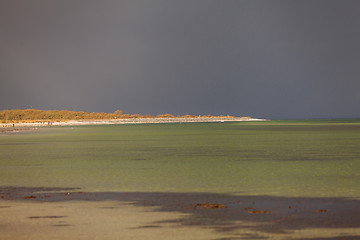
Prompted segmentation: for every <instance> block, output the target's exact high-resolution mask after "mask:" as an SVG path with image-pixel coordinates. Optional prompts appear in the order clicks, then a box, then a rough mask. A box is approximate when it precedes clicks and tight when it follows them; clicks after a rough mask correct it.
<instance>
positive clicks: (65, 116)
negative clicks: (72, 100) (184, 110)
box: [0, 109, 233, 123]
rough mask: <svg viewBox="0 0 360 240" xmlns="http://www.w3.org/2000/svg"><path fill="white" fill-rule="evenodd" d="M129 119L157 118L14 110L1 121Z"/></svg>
mask: <svg viewBox="0 0 360 240" xmlns="http://www.w3.org/2000/svg"><path fill="white" fill-rule="evenodd" d="M176 117H178V118H199V117H200V118H201V117H202V118H204V117H206V118H209V117H211V118H218V117H222V118H233V116H212V115H207V116H200V115H198V116H196V115H183V116H180V115H177V116H176ZM176 117H175V116H174V115H171V114H168V113H166V114H159V115H157V116H156V118H176ZM129 118H155V117H154V116H151V115H150V114H147V115H144V116H142V115H140V114H124V113H123V111H121V110H116V111H115V112H113V113H104V112H91V113H89V112H83V111H80V112H78V111H68V110H61V111H59V110H37V109H14V110H1V111H0V121H1V122H2V123H6V122H19V121H21V122H33V121H66V120H101V119H129Z"/></svg>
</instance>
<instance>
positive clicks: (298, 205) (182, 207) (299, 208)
mask: <svg viewBox="0 0 360 240" xmlns="http://www.w3.org/2000/svg"><path fill="white" fill-rule="evenodd" d="M0 197H1V199H2V200H8V201H36V202H63V201H74V200H79V201H105V200H113V201H119V202H123V203H127V204H131V205H133V206H142V207H151V209H149V210H151V211H158V212H178V213H186V215H184V217H182V218H180V219H177V220H164V221H161V222H154V223H153V224H152V225H146V226H142V227H140V228H150V227H158V226H159V225H161V224H163V223H175V224H179V225H183V226H198V227H204V228H211V229H213V230H214V231H217V232H223V233H231V232H235V231H238V230H241V229H246V230H252V231H253V232H254V234H255V233H275V234H282V233H289V232H292V231H294V230H301V229H315V228H328V229H332V228H360V200H356V199H349V198H306V197H274V196H248V195H231V194H215V193H160V192H129V193H125V192H81V191H80V190H79V189H75V188H26V187H0ZM240 221H241V223H239V222H240ZM232 239H236V238H232ZM238 239H246V236H245V235H244V236H241V237H240V236H239V238H238ZM248 239H263V237H262V236H260V235H258V236H256V234H255V235H251V236H249V238H248ZM325 239H329V240H335V239H349V240H353V239H360V236H344V237H337V238H311V240H325ZM307 240H310V239H307Z"/></svg>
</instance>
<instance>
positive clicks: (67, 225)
mask: <svg viewBox="0 0 360 240" xmlns="http://www.w3.org/2000/svg"><path fill="white" fill-rule="evenodd" d="M52 226H53V227H70V226H72V225H71V224H54V225H52Z"/></svg>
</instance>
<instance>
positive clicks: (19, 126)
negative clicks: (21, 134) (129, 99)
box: [0, 117, 267, 133]
mask: <svg viewBox="0 0 360 240" xmlns="http://www.w3.org/2000/svg"><path fill="white" fill-rule="evenodd" d="M244 121H267V119H258V118H251V117H233V118H220V117H216V118H204V117H202V118H130V119H107V120H106V119H101V120H68V121H54V122H49V121H42V122H41V121H40V122H39V121H36V122H35V121H34V122H17V123H14V126H13V123H1V128H0V133H3V132H15V131H23V130H31V129H34V127H35V128H36V127H45V126H79V125H117V124H119V125H120V124H160V123H161V124H162V123H207V122H218V123H222V122H244Z"/></svg>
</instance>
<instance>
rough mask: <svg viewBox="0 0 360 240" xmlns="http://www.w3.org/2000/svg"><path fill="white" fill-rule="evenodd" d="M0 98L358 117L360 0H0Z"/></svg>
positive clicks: (77, 105) (98, 106)
mask: <svg viewBox="0 0 360 240" xmlns="http://www.w3.org/2000/svg"><path fill="white" fill-rule="evenodd" d="M0 4H1V6H0V36H1V38H0V79H1V88H0V94H1V95H0V108H1V109H4V108H28V107H33V108H41V109H54V108H56V109H69V110H71V109H75V110H85V111H106V112H112V111H114V110H116V109H118V108H119V109H122V110H124V111H125V112H130V113H141V114H145V113H150V114H157V113H165V112H168V113H172V114H185V113H193V114H233V115H241V116H244V115H251V116H254V117H268V118H311V117H360V111H359V108H358V105H359V103H360V94H358V91H359V89H360V81H359V77H360V70H359V69H360V68H359V64H360V47H359V44H358V43H359V42H360V27H359V26H360V2H359V1H347V0H341V1H340V0H339V1H327V0H324V1H321V0H317V1H275V0H267V1H265V0H264V1H241V0H239V1H229V0H224V1H210V0H206V1H202V0H198V1H168V0H167V1H165V0H164V1H160V0H149V1H136V0H135V1H134V0H132V1H130V0H129V1H110V0H106V1H100V0H99V1H81V0H78V1H70V0H62V1H54V0H31V1H25V0H24V1H20V0H1V1H0Z"/></svg>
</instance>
